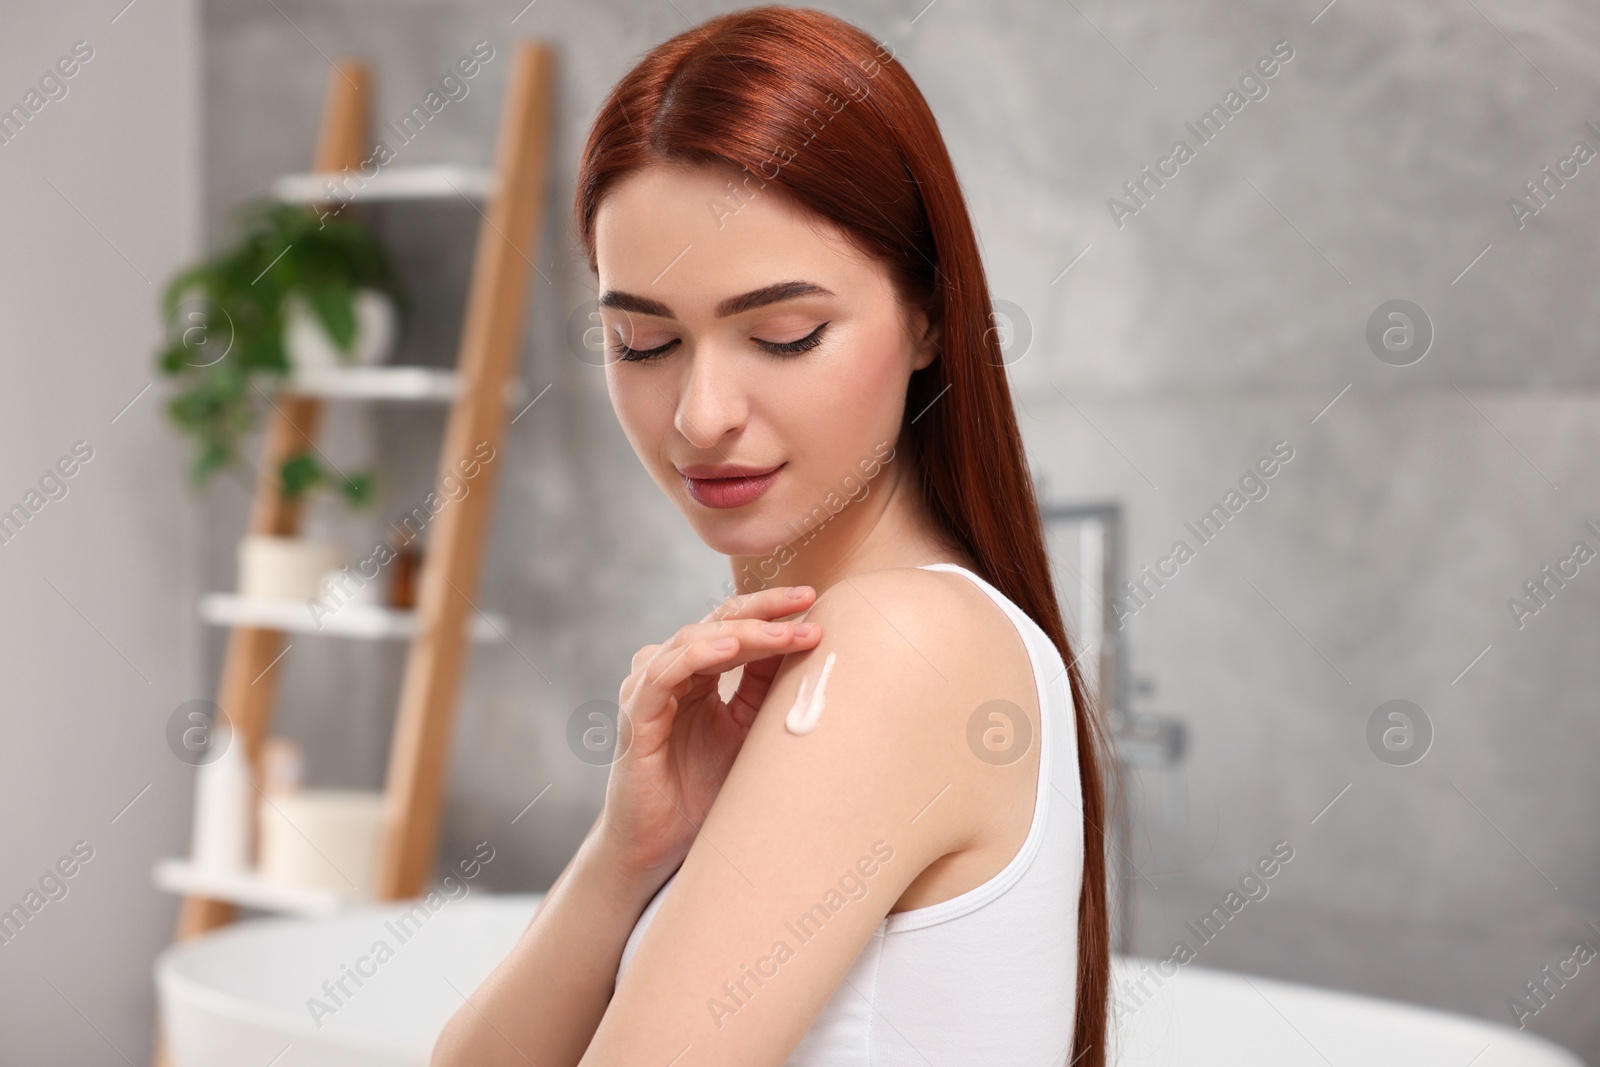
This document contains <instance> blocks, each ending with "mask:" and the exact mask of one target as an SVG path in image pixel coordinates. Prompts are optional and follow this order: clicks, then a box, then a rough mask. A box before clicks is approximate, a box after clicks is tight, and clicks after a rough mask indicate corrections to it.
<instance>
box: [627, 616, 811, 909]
mask: <svg viewBox="0 0 1600 1067" xmlns="http://www.w3.org/2000/svg"><path fill="white" fill-rule="evenodd" d="M816 595H817V594H816V590H814V589H812V588H811V587H810V586H780V587H777V588H773V589H764V590H762V591H760V592H757V593H751V594H749V595H748V596H740V597H731V598H729V599H728V600H726V601H724V602H723V603H722V605H721V606H719V607H718V608H717V609H716V610H715V611H713V612H711V613H710V614H709V615H707V616H706V617H705V619H703V620H701V621H700V622H697V623H691V624H689V625H687V626H685V627H683V628H682V629H680V630H679V631H678V632H677V633H675V634H673V635H672V637H671V638H669V639H668V640H667V641H666V643H665V644H660V645H646V646H645V647H644V648H641V649H640V650H639V651H638V653H637V654H636V655H635V656H634V657H633V672H632V673H631V674H629V675H628V677H627V678H626V679H625V680H624V681H623V683H622V690H621V693H620V695H619V697H618V700H617V703H618V705H619V706H620V708H621V714H619V715H618V717H617V748H616V751H617V752H618V753H619V754H620V755H619V756H618V757H617V758H616V760H615V761H614V762H613V763H612V764H611V777H610V780H609V781H608V782H607V784H606V802H605V809H604V810H603V811H602V812H601V815H600V832H601V835H602V840H603V842H604V845H605V847H606V848H607V850H608V851H610V852H611V854H612V855H613V856H614V857H615V858H616V860H617V861H618V862H620V863H621V864H622V865H623V867H624V869H626V870H627V871H628V872H629V873H630V874H632V875H634V876H636V877H638V878H640V879H642V880H645V881H648V882H651V883H652V884H654V885H655V886H656V887H657V888H659V887H660V885H661V884H662V883H665V882H666V880H667V878H669V877H670V876H671V874H672V871H673V870H674V869H676V868H677V866H678V865H679V864H680V863H681V862H682V861H683V858H684V856H686V855H687V854H688V852H689V846H690V845H692V844H693V843H694V838H695V834H696V833H698V832H699V827H700V824H701V823H703V822H704V821H705V817H706V813H707V812H709V811H710V810H711V804H712V801H714V800H716V798H717V793H718V792H720V791H721V789H722V783H723V781H724V780H725V779H726V778H727V776H728V769H729V768H730V767H732V766H733V760H734V757H735V756H737V755H738V754H739V749H740V747H741V746H743V744H744V739H745V735H746V734H748V733H749V732H750V725H751V723H753V722H754V721H755V717H756V711H757V710H758V709H759V708H760V707H761V702H762V701H763V700H764V699H766V695H767V691H768V690H769V689H770V688H771V687H772V679H773V676H774V675H775V674H777V672H778V667H779V665H780V664H782V662H783V657H784V656H785V655H786V654H788V653H790V652H803V651H805V650H807V649H809V648H813V647H815V645H816V643H817V641H818V640H819V639H820V638H821V636H822V630H821V627H819V626H818V625H817V624H816V623H807V622H792V623H791V622H776V621H773V620H776V619H778V618H780V617H781V616H784V615H792V614H793V613H795V612H797V611H804V610H805V609H806V608H809V607H810V606H811V603H812V601H814V600H815V599H816ZM740 664H745V665H746V666H745V669H744V673H743V675H742V676H741V678H740V680H739V688H738V691H737V692H735V693H734V695H733V698H732V699H731V700H729V701H726V702H724V701H723V699H722V697H721V695H720V694H719V693H718V691H717V682H718V679H719V678H720V677H721V675H722V673H723V672H724V671H730V670H732V669H734V668H735V667H737V666H739V665H740Z"/></svg>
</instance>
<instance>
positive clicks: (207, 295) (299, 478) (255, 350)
mask: <svg viewBox="0 0 1600 1067" xmlns="http://www.w3.org/2000/svg"><path fill="white" fill-rule="evenodd" d="M236 219H237V221H238V222H239V223H240V229H241V235H240V237H239V239H238V240H237V241H235V242H234V243H233V244H232V245H231V246H229V247H227V248H225V249H223V250H221V251H220V252H218V253H217V254H215V255H214V256H211V257H209V258H207V259H206V260H204V261H202V262H200V263H198V264H195V265H193V266H191V267H188V268H186V269H184V270H182V271H180V272H179V273H178V274H177V275H176V276H174V277H173V279H172V280H171V282H170V283H169V284H168V285H167V288H166V290H165V291H164V292H163V294H162V301H161V310H162V314H163V320H164V321H165V322H166V323H167V324H168V336H167V338H166V340H165V344H164V347H163V348H162V350H161V351H160V353H159V355H158V357H157V358H158V363H159V366H160V368H161V371H162V372H163V373H164V374H166V375H168V376H170V377H172V378H174V379H176V381H177V385H178V392H177V394H176V395H175V396H174V397H173V398H172V400H171V401H170V402H169V404H168V406H167V412H168V414H169V416H170V417H171V418H172V420H173V421H174V422H175V423H176V424H177V426H178V427H179V429H181V430H182V431H183V432H184V433H185V434H187V435H189V436H190V437H192V438H193V439H194V441H195V446H196V452H195V456H194V460H193V463H192V465H191V467H190V476H191V480H192V481H193V483H194V484H196V485H204V484H205V483H206V482H207V481H209V479H210V478H211V477H212V476H213V475H214V474H216V473H217V472H219V471H221V470H224V469H226V468H229V467H231V466H233V465H234V464H235V463H238V462H239V461H240V459H241V457H240V454H239V445H240V442H241V440H242V439H243V438H244V437H245V435H247V434H248V433H249V432H250V431H251V430H252V429H253V428H254V427H255V426H256V425H257V423H258V422H259V419H260V416H261V414H262V412H263V411H265V410H266V408H267V406H268V404H270V403H271V393H272V391H273V390H274V389H276V388H277V387H279V386H281V385H282V384H283V383H284V381H285V380H286V379H288V378H289V377H290V376H291V375H292V374H293V372H294V371H295V370H296V365H295V361H294V360H293V359H291V350H290V348H289V346H288V344H287V340H286V335H287V333H288V332H289V328H290V327H291V326H292V325H293V324H294V323H293V320H294V316H295V313H296V310H297V308H308V309H309V311H310V316H311V318H312V319H313V320H314V322H315V323H316V324H317V325H318V326H320V327H321V331H322V332H323V333H325V334H326V336H327V338H329V339H331V341H332V342H333V345H334V346H335V347H336V349H337V351H338V353H339V356H340V358H341V359H344V360H345V361H349V362H353V361H354V360H355V351H356V347H357V342H358V341H359V340H361V339H362V338H361V336H360V335H362V334H363V332H364V330H365V328H366V325H365V322H366V320H364V319H363V317H362V316H361V314H360V312H361V311H362V310H363V309H362V306H361V304H360V299H361V298H362V297H366V296H369V295H372V294H378V295H381V296H382V297H383V298H386V300H387V302H388V303H389V305H390V307H392V309H393V311H394V312H395V315H396V317H397V318H398V321H399V327H400V330H402V331H403V330H404V329H405V327H406V325H407V324H408V323H409V320H410V314H411V312H410V304H409V300H408V299H407V297H406V294H405V292H404V290H403V289H402V288H401V286H400V283H399V278H398V275H397V272H396V271H395V268H394V264H393V262H392V261H391V259H390V257H389V255H388V253H387V252H386V250H385V249H384V248H383V246H382V244H381V243H380V242H379V241H378V239H377V238H376V236H375V235H374V234H373V233H372V231H371V230H369V229H368V228H367V227H366V226H364V225H363V224H361V223H360V222H357V221H355V220H353V219H347V218H338V217H335V216H331V215H324V216H322V217H320V218H319V217H318V216H317V215H315V214H313V213H312V212H311V211H309V210H307V209H306V207H305V206H303V205H298V204H288V203H280V202H278V201H274V200H266V199H262V200H253V201H248V202H246V203H245V204H244V205H243V206H242V207H240V208H239V209H238V211H237V213H236ZM263 385H265V386H266V388H263V387H262V386H263ZM279 477H280V478H281V479H282V485H283V490H284V493H285V495H286V496H288V497H289V498H290V499H298V498H300V497H301V496H302V495H303V494H305V493H306V492H308V491H310V490H312V489H314V488H317V487H324V488H328V489H330V490H333V491H336V492H339V493H341V494H342V495H343V497H344V499H345V500H346V502H347V503H349V504H350V505H351V506H352V507H363V506H365V505H366V504H368V503H370V502H371V499H372V496H373V476H372V475H371V474H370V473H359V474H350V475H348V476H341V475H330V473H329V472H328V471H326V470H325V469H324V468H323V466H322V465H321V464H320V463H318V461H317V459H316V457H315V456H313V455H311V454H310V453H300V454H297V455H294V456H291V457H289V458H288V459H287V460H286V461H285V462H284V464H283V467H282V469H281V470H280V472H279Z"/></svg>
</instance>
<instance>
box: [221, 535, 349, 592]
mask: <svg viewBox="0 0 1600 1067" xmlns="http://www.w3.org/2000/svg"><path fill="white" fill-rule="evenodd" d="M343 565H344V552H343V551H342V550H340V548H339V547H338V546H337V545H330V544H325V543H323V542H321V541H308V540H306V539H305V538H303V537H273V536H270V535H267V534H246V535H245V536H244V537H243V538H241V539H240V540H239V595H240V596H244V597H250V598H252V599H261V600H299V601H306V600H310V599H312V598H314V597H316V596H317V595H318V594H319V586H320V584H321V582H322V576H323V575H324V574H326V573H328V571H330V570H334V569H336V568H338V567H341V566H343Z"/></svg>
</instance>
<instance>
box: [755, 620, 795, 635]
mask: <svg viewBox="0 0 1600 1067" xmlns="http://www.w3.org/2000/svg"><path fill="white" fill-rule="evenodd" d="M761 630H762V632H763V633H769V634H771V635H772V636H774V637H781V636H782V635H784V634H786V633H788V632H789V624H788V623H784V622H769V623H767V624H766V625H765V626H763V627H762V628H761Z"/></svg>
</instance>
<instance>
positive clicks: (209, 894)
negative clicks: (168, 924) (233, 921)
mask: <svg viewBox="0 0 1600 1067" xmlns="http://www.w3.org/2000/svg"><path fill="white" fill-rule="evenodd" d="M151 875H152V877H153V878H154V880H155V883H156V885H157V887H159V888H161V889H164V890H166V891H167V892H169V893H179V894H182V895H184V896H193V897H206V898H208V899H210V900H226V901H228V902H230V903H233V904H242V905H243V906H245V907H247V908H256V909H258V910H260V911H274V912H280V913H282V914H285V915H303V916H307V917H310V918H323V917H326V916H329V915H334V914H336V913H338V912H340V911H342V910H343V909H345V908H347V907H349V906H350V905H351V904H354V903H359V901H358V900H357V899H356V898H355V897H347V896H341V895H340V894H338V893H334V892H331V891H329V890H326V889H315V888H311V887H306V886H292V885H282V884H280V883H278V882H270V881H268V880H266V879H265V878H262V877H261V876H260V875H259V874H256V873H255V872H254V871H208V870H206V869H205V868H203V867H196V866H195V865H194V864H193V863H191V862H190V861H188V860H186V859H173V860H160V861H158V862H157V863H156V865H155V869H154V870H153V871H152V872H151Z"/></svg>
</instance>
